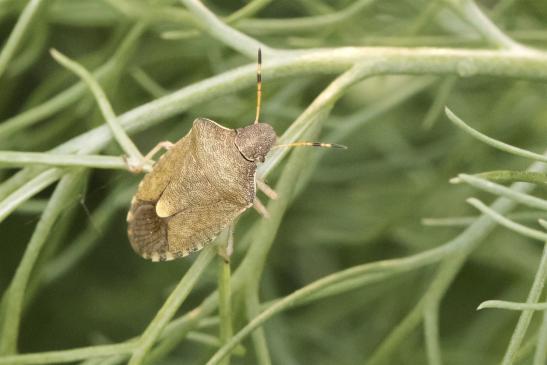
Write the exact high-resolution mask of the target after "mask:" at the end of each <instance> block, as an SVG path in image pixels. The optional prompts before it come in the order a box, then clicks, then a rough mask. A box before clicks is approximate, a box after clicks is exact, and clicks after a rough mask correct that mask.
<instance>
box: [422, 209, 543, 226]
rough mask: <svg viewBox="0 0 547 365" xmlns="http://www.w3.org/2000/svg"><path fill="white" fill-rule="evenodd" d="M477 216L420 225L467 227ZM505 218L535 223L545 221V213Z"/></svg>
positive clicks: (424, 222) (425, 221)
mask: <svg viewBox="0 0 547 365" xmlns="http://www.w3.org/2000/svg"><path fill="white" fill-rule="evenodd" d="M478 218H479V216H467V217H447V218H424V219H422V224H423V225H425V226H431V227H437V226H438V227H457V226H468V225H470V224H473V222H475V221H476V220H477V219H478ZM507 218H509V219H510V220H516V221H518V220H520V221H533V222H536V221H537V220H538V219H541V218H544V219H547V213H545V212H540V211H530V212H517V213H512V214H507Z"/></svg>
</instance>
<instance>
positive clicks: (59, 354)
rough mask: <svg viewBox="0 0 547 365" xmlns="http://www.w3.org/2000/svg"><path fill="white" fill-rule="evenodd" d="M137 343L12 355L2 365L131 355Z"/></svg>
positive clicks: (1, 358)
mask: <svg viewBox="0 0 547 365" xmlns="http://www.w3.org/2000/svg"><path fill="white" fill-rule="evenodd" d="M135 347H136V343H135V342H129V343H120V344H115V345H100V346H90V347H82V348H78V349H73V350H62V351H48V352H39V353H35V354H25V355H12V356H3V357H0V365H31V364H53V363H66V362H74V361H78V360H84V359H88V358H91V357H101V356H109V355H110V356H111V355H118V354H128V353H131V352H132V351H133V350H134V349H135Z"/></svg>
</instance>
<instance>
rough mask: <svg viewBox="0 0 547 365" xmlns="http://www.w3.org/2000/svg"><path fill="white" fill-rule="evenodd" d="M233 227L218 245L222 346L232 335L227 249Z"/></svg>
mask: <svg viewBox="0 0 547 365" xmlns="http://www.w3.org/2000/svg"><path fill="white" fill-rule="evenodd" d="M231 240H233V226H232V225H231V226H230V227H229V228H228V230H227V232H226V240H224V242H222V243H221V244H220V245H219V253H220V254H219V255H218V302H219V303H218V312H219V316H220V326H219V339H220V345H221V346H222V345H223V344H225V343H226V342H228V340H229V339H230V338H231V337H232V335H233V330H232V304H231V303H232V288H231V282H230V279H231V269H230V261H229V259H228V260H227V259H225V257H227V249H226V248H227V247H228V246H229V245H230V244H232V245H233V241H232V242H231V243H230V241H231ZM229 364H230V357H229V356H227V357H226V358H225V359H224V362H223V364H222V365H229Z"/></svg>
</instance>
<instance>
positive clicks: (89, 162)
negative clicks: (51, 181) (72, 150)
mask: <svg viewBox="0 0 547 365" xmlns="http://www.w3.org/2000/svg"><path fill="white" fill-rule="evenodd" d="M32 165H47V166H57V167H90V168H95V169H119V170H126V171H127V170H128V168H127V164H126V163H125V161H124V160H123V158H122V157H117V156H101V155H61V154H54V153H41V152H16V151H0V166H7V167H23V166H32Z"/></svg>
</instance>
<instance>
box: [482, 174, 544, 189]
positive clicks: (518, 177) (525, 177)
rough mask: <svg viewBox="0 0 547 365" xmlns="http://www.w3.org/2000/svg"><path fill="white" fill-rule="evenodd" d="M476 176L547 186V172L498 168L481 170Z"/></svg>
mask: <svg viewBox="0 0 547 365" xmlns="http://www.w3.org/2000/svg"><path fill="white" fill-rule="evenodd" d="M474 176H477V177H480V178H483V179H486V180H490V181H494V182H499V183H514V182H518V181H522V182H527V183H531V184H538V185H540V186H543V187H547V174H544V173H541V172H531V171H513V170H496V171H486V172H481V173H480V174H475V175H474Z"/></svg>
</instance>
